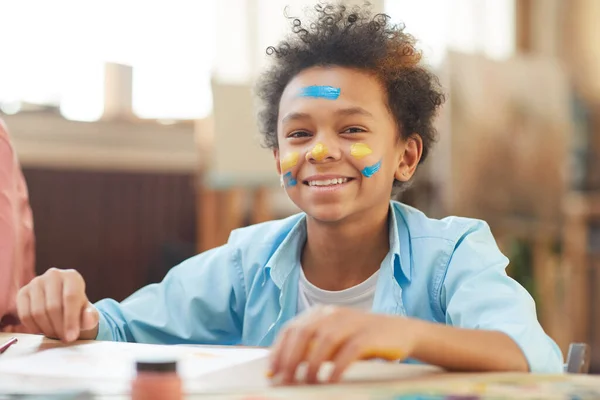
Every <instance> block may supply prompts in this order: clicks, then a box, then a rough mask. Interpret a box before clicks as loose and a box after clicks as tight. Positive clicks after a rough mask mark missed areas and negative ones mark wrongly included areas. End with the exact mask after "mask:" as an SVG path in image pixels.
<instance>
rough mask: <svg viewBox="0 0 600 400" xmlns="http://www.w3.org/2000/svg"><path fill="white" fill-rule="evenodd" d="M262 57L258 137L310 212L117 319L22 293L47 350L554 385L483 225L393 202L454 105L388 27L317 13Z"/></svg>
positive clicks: (57, 295) (354, 12) (519, 292)
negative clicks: (494, 374)
mask: <svg viewBox="0 0 600 400" xmlns="http://www.w3.org/2000/svg"><path fill="white" fill-rule="evenodd" d="M315 12H316V14H317V15H316V18H315V19H314V20H312V21H309V22H307V23H304V22H302V21H300V20H299V19H294V20H293V34H292V35H291V36H290V37H289V38H288V39H287V40H285V41H283V42H281V43H280V44H279V45H278V46H276V47H271V48H269V49H268V51H267V53H268V54H270V55H272V56H273V58H274V60H273V66H272V67H271V69H270V70H269V71H267V72H266V73H265V74H264V75H263V77H262V79H261V81H260V82H259V86H258V94H259V97H260V98H261V100H262V101H263V106H264V107H263V109H262V111H261V113H260V121H261V130H262V132H263V134H264V138H265V142H266V144H267V145H268V146H269V147H270V148H271V149H272V150H273V154H274V157H275V160H276V167H277V171H278V173H279V174H280V177H281V180H282V185H283V186H285V190H286V191H287V194H288V195H289V197H290V198H291V199H292V201H294V203H295V204H296V205H298V207H300V208H301V209H302V210H303V211H304V212H303V213H301V214H298V215H295V216H292V217H290V218H287V219H284V220H281V221H272V222H268V223H264V224H259V225H255V226H251V227H247V228H243V229H239V230H237V231H234V232H232V234H231V236H230V239H229V241H228V243H227V244H226V245H224V246H222V247H219V248H217V249H213V250H210V251H207V252H205V253H203V254H200V255H198V256H196V257H194V258H192V259H190V260H188V261H186V262H184V263H183V264H182V265H180V266H177V267H176V268H174V269H173V270H172V271H170V272H169V274H168V275H167V276H166V277H165V279H164V280H163V282H162V283H160V284H157V285H150V286H147V287H145V288H143V289H141V290H139V291H138V292H136V293H135V294H133V295H132V296H131V297H130V298H128V299H127V300H125V301H124V302H122V303H120V304H119V303H117V302H115V301H113V300H102V301H100V302H98V303H97V304H95V305H94V306H92V305H91V304H89V302H88V300H87V297H86V296H85V284H84V282H83V279H82V278H81V276H80V275H79V274H78V273H77V272H75V271H59V270H50V271H48V272H47V273H46V274H44V276H43V277H40V278H38V279H36V281H35V282H33V283H32V284H31V285H29V286H28V287H26V288H24V289H23V290H22V291H21V293H20V294H19V299H18V303H19V315H20V317H21V318H22V320H23V322H24V323H25V324H27V325H31V326H32V327H35V328H39V329H41V331H42V332H44V333H45V334H46V335H49V336H55V337H59V338H62V339H63V340H65V341H72V340H75V339H77V338H87V339H92V338H96V339H98V340H120V341H136V342H148V343H204V344H242V345H257V346H269V345H272V344H273V352H272V364H271V369H272V371H271V372H272V373H273V374H274V375H277V376H278V378H279V379H281V380H282V381H283V382H284V383H291V382H293V380H294V376H295V371H296V368H297V367H298V365H299V363H300V362H302V361H306V362H308V365H309V368H308V374H307V380H308V381H309V382H315V381H316V374H317V371H318V368H319V366H320V365H321V363H322V362H323V361H325V360H328V359H330V360H332V361H333V362H334V364H335V368H334V372H333V373H332V375H331V377H330V380H331V381H337V380H339V378H340V377H341V374H342V373H343V371H344V370H345V369H346V368H347V366H348V365H349V364H350V363H351V362H352V361H354V360H357V359H361V358H370V357H383V358H388V359H392V360H404V359H417V360H420V361H422V362H426V363H430V364H436V365H439V366H442V367H444V368H447V369H449V370H470V371H527V370H530V371H536V372H560V370H561V368H562V355H561V353H560V350H559V349H558V347H557V346H556V344H555V343H554V342H553V341H552V340H551V339H550V338H549V337H548V336H547V335H546V334H545V333H544V331H543V330H542V328H541V326H540V325H539V323H538V321H537V317H536V314H535V306H534V303H533V300H532V298H531V297H530V296H529V294H528V293H527V292H526V291H525V290H524V289H523V288H522V287H521V286H520V285H518V284H517V283H516V282H515V281H513V280H512V279H510V278H509V277H508V276H507V275H506V273H505V267H506V266H507V263H508V260H507V259H506V257H504V256H503V255H502V254H501V253H500V251H499V250H498V248H497V246H496V244H495V241H494V239H493V237H492V234H491V232H490V230H489V228H488V226H487V225H486V224H485V223H484V222H481V221H476V220H470V219H463V218H447V219H444V220H433V219H429V218H427V217H426V216H425V215H423V214H422V213H421V212H419V211H418V210H415V209H413V208H410V207H407V206H405V205H403V204H401V203H398V202H390V200H389V198H390V193H391V192H392V190H393V188H394V187H395V188H402V187H403V186H405V185H406V184H407V182H408V181H409V180H410V179H411V177H412V176H413V175H414V173H415V170H416V168H417V166H418V164H419V163H421V162H422V161H423V160H424V159H425V157H426V156H427V154H428V152H429V150H430V148H431V145H432V143H433V141H434V138H435V130H434V127H433V118H434V117H435V114H436V111H437V109H438V108H439V106H440V105H441V104H442V103H443V99H444V96H443V94H442V93H441V91H440V89H439V88H438V83H437V79H436V78H435V76H433V75H432V74H431V73H429V72H428V71H427V70H426V69H425V68H424V67H422V66H421V65H420V64H419V61H420V53H419V52H418V51H417V50H416V49H415V47H414V43H415V40H414V38H413V37H411V36H410V35H408V34H407V33H405V32H404V30H403V28H402V27H398V26H393V25H391V24H390V22H389V19H388V17H387V16H384V15H376V16H374V17H372V16H370V15H369V13H368V10H360V9H358V8H355V9H347V8H346V7H344V6H331V5H328V6H323V5H318V6H316V7H315Z"/></svg>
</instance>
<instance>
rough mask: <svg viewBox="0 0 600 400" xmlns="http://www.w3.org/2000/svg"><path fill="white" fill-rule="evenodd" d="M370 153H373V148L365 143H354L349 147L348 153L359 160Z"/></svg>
mask: <svg viewBox="0 0 600 400" xmlns="http://www.w3.org/2000/svg"><path fill="white" fill-rule="evenodd" d="M371 153H373V150H371V148H370V147H369V146H368V145H366V144H365V143H354V144H353V145H352V147H350V155H351V156H352V157H354V158H358V159H359V160H360V159H361V158H363V157H366V156H368V155H369V154H371Z"/></svg>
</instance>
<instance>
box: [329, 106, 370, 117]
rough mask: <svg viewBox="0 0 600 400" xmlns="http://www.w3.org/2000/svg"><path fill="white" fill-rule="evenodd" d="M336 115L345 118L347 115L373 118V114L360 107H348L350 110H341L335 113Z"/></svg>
mask: <svg viewBox="0 0 600 400" xmlns="http://www.w3.org/2000/svg"><path fill="white" fill-rule="evenodd" d="M335 113H336V114H337V115H342V116H347V115H364V116H365V117H371V118H373V114H371V113H370V112H368V111H367V110H365V109H364V108H362V107H350V108H342V109H339V110H337V111H336V112H335Z"/></svg>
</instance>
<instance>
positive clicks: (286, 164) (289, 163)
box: [279, 151, 300, 171]
mask: <svg viewBox="0 0 600 400" xmlns="http://www.w3.org/2000/svg"><path fill="white" fill-rule="evenodd" d="M298 158H300V154H298V153H297V152H295V151H294V152H292V153H290V154H288V155H287V156H285V157H284V158H282V159H281V160H280V161H279V165H280V166H281V170H282V171H287V170H288V169H290V168H293V167H295V166H296V164H298Z"/></svg>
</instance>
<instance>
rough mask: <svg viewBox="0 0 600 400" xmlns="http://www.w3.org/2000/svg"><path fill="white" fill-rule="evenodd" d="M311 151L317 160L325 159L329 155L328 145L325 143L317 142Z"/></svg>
mask: <svg viewBox="0 0 600 400" xmlns="http://www.w3.org/2000/svg"><path fill="white" fill-rule="evenodd" d="M310 152H311V154H312V156H313V158H314V159H315V160H317V161H323V159H324V158H325V157H326V156H327V147H325V145H324V144H323V143H317V144H316V145H315V147H314V148H313V149H312V150H311V151H310Z"/></svg>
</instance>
